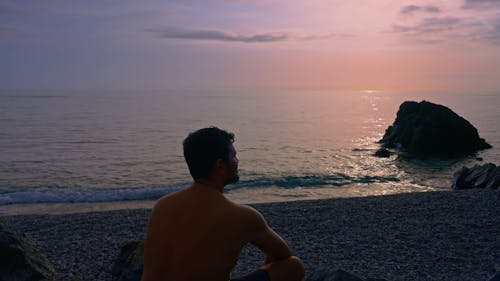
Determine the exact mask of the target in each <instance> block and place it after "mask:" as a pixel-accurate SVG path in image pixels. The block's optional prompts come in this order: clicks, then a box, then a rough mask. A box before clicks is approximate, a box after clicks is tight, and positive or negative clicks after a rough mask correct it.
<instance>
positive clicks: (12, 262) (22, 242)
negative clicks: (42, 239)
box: [0, 221, 56, 281]
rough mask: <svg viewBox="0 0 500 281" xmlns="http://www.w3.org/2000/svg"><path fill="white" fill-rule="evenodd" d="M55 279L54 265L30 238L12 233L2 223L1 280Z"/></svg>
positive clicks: (31, 280)
mask: <svg viewBox="0 0 500 281" xmlns="http://www.w3.org/2000/svg"><path fill="white" fill-rule="evenodd" d="M55 277H56V273H55V271H54V267H53V265H52V264H51V263H50V262H49V260H48V259H47V258H46V257H45V256H44V255H43V254H41V253H40V252H39V251H38V250H36V249H35V247H33V245H32V243H31V242H30V241H29V240H28V238H26V237H25V236H24V235H18V234H16V233H14V232H12V231H10V230H9V229H7V228H6V226H5V225H3V224H2V222H1V221H0V280H2V281H9V280H13V281H14V280H15V281H24V280H26V281H28V280H29V281H36V280H54V279H55Z"/></svg>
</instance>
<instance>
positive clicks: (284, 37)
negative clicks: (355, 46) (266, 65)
mask: <svg viewBox="0 0 500 281" xmlns="http://www.w3.org/2000/svg"><path fill="white" fill-rule="evenodd" d="M146 31H148V32H151V33H155V34H157V35H158V36H159V37H160V38H167V39H181V40H201V41H205V40H206V41H222V42H242V43H266V42H279V41H290V40H304V41H314V40H328V39H333V38H351V37H355V36H354V35H352V34H346V33H329V34H324V35H314V34H312V35H307V34H305V35H304V34H295V33H293V32H266V33H260V34H249V35H248V34H233V33H229V32H225V31H220V30H209V29H186V28H180V27H165V28H150V29H147V30H146Z"/></svg>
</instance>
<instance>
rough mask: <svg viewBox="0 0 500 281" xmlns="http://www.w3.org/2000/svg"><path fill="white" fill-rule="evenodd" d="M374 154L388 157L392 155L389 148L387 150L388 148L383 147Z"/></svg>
mask: <svg viewBox="0 0 500 281" xmlns="http://www.w3.org/2000/svg"><path fill="white" fill-rule="evenodd" d="M373 156H377V157H380V158H387V157H390V156H391V152H390V151H389V150H387V148H381V149H379V150H377V151H375V153H374V154H373Z"/></svg>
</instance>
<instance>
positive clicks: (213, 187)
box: [193, 179, 224, 194]
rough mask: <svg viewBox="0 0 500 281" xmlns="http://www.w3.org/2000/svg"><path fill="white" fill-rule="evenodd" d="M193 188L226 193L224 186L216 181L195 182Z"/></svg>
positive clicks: (199, 180)
mask: <svg viewBox="0 0 500 281" xmlns="http://www.w3.org/2000/svg"><path fill="white" fill-rule="evenodd" d="M193 186H199V187H203V188H208V189H211V190H214V191H217V192H219V193H221V194H223V193H224V184H223V183H222V182H220V181H217V180H214V179H197V180H195V181H194V184H193Z"/></svg>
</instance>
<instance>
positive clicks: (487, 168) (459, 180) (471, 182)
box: [451, 163, 500, 189]
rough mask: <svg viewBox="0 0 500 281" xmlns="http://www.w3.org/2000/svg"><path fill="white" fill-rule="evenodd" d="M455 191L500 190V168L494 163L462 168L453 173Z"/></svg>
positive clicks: (452, 186)
mask: <svg viewBox="0 0 500 281" xmlns="http://www.w3.org/2000/svg"><path fill="white" fill-rule="evenodd" d="M451 188H453V189H468V188H492V189H499V188H500V166H496V165H495V164H493V163H487V164H484V165H475V166H474V167H472V168H467V167H462V168H460V169H459V170H457V171H456V172H455V173H453V183H452V185H451Z"/></svg>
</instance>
